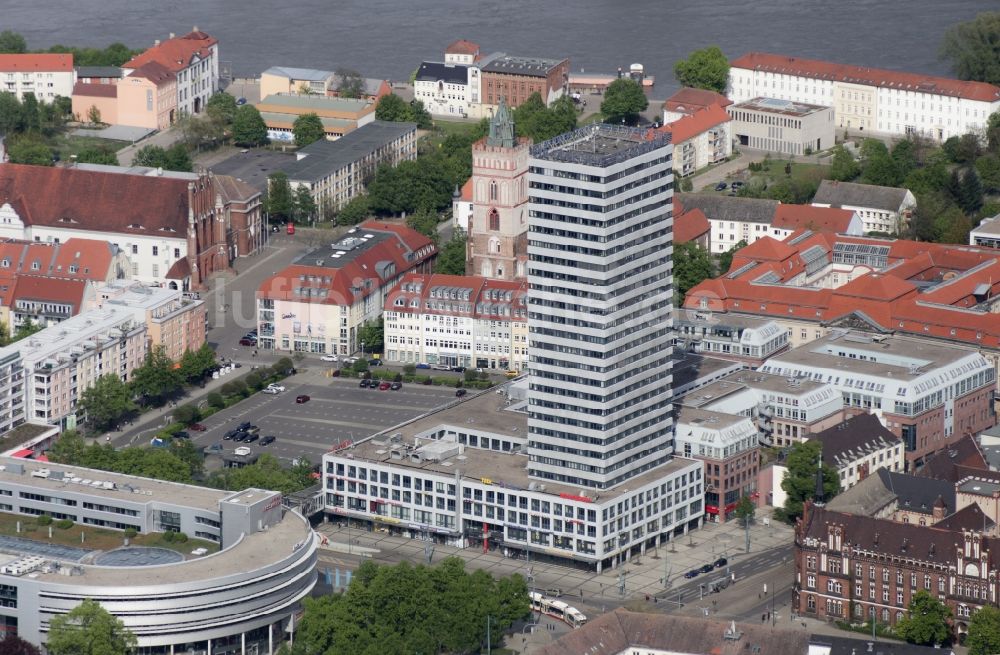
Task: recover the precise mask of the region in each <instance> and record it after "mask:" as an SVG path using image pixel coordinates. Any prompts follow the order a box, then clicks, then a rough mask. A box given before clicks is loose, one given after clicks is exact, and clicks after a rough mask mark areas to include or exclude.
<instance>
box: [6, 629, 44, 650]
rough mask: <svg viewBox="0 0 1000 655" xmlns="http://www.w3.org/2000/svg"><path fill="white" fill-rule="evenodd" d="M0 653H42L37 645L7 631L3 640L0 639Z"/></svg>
mask: <svg viewBox="0 0 1000 655" xmlns="http://www.w3.org/2000/svg"><path fill="white" fill-rule="evenodd" d="M0 655H42V651H40V650H39V649H38V646H35V645H34V644H32V643H30V642H27V641H25V640H24V639H21V638H20V637H18V636H15V635H12V634H10V633H9V632H8V633H7V636H6V637H4V639H3V641H0Z"/></svg>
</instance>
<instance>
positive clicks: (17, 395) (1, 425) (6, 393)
mask: <svg viewBox="0 0 1000 655" xmlns="http://www.w3.org/2000/svg"><path fill="white" fill-rule="evenodd" d="M25 421H27V416H25V409H24V366H23V364H22V362H21V352H20V351H10V352H5V353H3V354H2V355H0V435H2V434H6V433H7V432H8V431H10V430H11V429H13V428H16V427H17V426H19V425H21V424H22V423H24V422H25Z"/></svg>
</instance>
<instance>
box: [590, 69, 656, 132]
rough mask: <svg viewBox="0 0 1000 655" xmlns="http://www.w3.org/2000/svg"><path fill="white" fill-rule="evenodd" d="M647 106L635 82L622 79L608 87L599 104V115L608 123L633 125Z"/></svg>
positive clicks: (625, 78) (646, 100)
mask: <svg viewBox="0 0 1000 655" xmlns="http://www.w3.org/2000/svg"><path fill="white" fill-rule="evenodd" d="M648 106H649V100H648V99H647V98H646V94H645V93H643V91H642V87H641V86H639V83H638V82H636V81H635V80H632V79H629V78H627V77H622V78H619V79H617V80H615V81H614V82H612V83H611V84H609V85H608V88H607V90H606V91H605V92H604V101H603V102H601V113H602V114H604V120H605V121H606V122H608V123H615V124H617V123H625V124H627V125H635V124H636V123H638V122H639V114H640V113H641V112H643V111H645V110H646V107H648Z"/></svg>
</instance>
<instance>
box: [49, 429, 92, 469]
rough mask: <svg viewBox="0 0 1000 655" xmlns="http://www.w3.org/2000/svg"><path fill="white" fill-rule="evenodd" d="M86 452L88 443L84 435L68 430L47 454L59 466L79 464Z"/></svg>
mask: <svg viewBox="0 0 1000 655" xmlns="http://www.w3.org/2000/svg"><path fill="white" fill-rule="evenodd" d="M86 450H87V442H86V440H84V438H83V435H81V434H80V433H79V432H77V431H76V430H66V431H64V432H63V433H62V434H60V435H59V438H58V439H56V442H55V443H54V444H52V447H51V448H50V449H49V450H48V452H47V453H45V454H46V456H47V457H48V458H49V460H51V461H53V462H57V463H59V464H79V463H80V462H82V461H83V458H84V453H85V452H86Z"/></svg>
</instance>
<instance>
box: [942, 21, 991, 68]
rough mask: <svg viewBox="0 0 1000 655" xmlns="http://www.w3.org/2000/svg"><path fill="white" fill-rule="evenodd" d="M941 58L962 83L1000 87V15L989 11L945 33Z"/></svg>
mask: <svg viewBox="0 0 1000 655" xmlns="http://www.w3.org/2000/svg"><path fill="white" fill-rule="evenodd" d="M940 56H941V58H942V59H947V60H949V61H950V62H951V67H952V70H953V71H955V75H956V76H957V77H958V78H959V79H962V80H976V81H978V82H987V83H989V84H1000V12H996V11H993V12H985V13H982V14H979V15H978V16H976V17H975V18H974V19H972V20H971V21H968V22H965V23H959V24H958V25H955V26H954V27H952V28H951V29H949V30H948V31H947V32H945V34H944V39H943V40H942V43H941V51H940Z"/></svg>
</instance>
